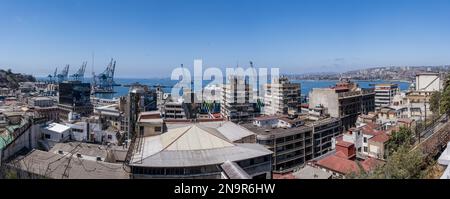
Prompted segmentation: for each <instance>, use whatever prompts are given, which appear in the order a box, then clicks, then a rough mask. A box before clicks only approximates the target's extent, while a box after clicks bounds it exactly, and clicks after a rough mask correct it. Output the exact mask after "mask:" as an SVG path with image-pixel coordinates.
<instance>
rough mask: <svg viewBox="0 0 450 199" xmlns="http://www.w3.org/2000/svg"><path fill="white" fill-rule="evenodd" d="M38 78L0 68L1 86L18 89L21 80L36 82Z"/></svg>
mask: <svg viewBox="0 0 450 199" xmlns="http://www.w3.org/2000/svg"><path fill="white" fill-rule="evenodd" d="M35 81H36V78H34V77H33V76H32V75H24V74H20V73H13V72H11V70H10V69H9V70H3V69H0V87H7V88H13V89H17V88H19V83H20V82H35Z"/></svg>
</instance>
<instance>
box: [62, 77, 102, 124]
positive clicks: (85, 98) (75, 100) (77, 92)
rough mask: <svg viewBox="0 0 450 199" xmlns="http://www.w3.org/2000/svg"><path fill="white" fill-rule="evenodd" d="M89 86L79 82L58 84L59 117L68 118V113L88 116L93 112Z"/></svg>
mask: <svg viewBox="0 0 450 199" xmlns="http://www.w3.org/2000/svg"><path fill="white" fill-rule="evenodd" d="M90 97H91V84H89V83H82V82H80V81H68V82H62V83H60V84H59V100H58V108H59V117H60V118H61V119H63V120H67V119H68V118H69V116H68V115H69V113H71V112H72V113H77V114H80V115H81V116H89V115H90V114H91V113H92V112H93V106H92V104H91V100H90Z"/></svg>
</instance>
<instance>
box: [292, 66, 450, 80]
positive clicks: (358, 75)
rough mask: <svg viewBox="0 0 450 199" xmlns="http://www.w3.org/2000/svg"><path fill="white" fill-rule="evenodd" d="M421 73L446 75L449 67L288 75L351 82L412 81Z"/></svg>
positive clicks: (409, 67)
mask: <svg viewBox="0 0 450 199" xmlns="http://www.w3.org/2000/svg"><path fill="white" fill-rule="evenodd" d="M423 72H435V73H448V72H450V66H449V65H446V66H388V67H374V68H365V69H361V70H352V71H347V72H342V73H309V74H298V75H290V76H291V77H292V79H309V80H337V79H339V78H342V77H345V78H350V79H353V80H378V79H383V80H404V81H413V80H414V79H415V76H416V74H418V73H423Z"/></svg>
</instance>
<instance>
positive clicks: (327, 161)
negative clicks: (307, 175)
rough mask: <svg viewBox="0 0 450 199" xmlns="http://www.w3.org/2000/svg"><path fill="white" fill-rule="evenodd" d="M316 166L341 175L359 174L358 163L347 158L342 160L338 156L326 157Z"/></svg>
mask: <svg viewBox="0 0 450 199" xmlns="http://www.w3.org/2000/svg"><path fill="white" fill-rule="evenodd" d="M316 165H318V166H321V167H323V168H325V169H329V170H332V171H334V172H338V173H341V174H350V173H352V172H359V168H358V165H357V164H356V162H354V161H352V160H348V159H346V158H341V157H339V156H337V155H330V156H328V157H325V158H323V159H321V160H319V161H317V163H316Z"/></svg>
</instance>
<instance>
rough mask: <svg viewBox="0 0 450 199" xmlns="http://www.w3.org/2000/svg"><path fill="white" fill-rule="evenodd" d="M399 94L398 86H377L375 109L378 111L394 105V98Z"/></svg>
mask: <svg viewBox="0 0 450 199" xmlns="http://www.w3.org/2000/svg"><path fill="white" fill-rule="evenodd" d="M397 93H399V88H398V85H397V84H377V85H375V107H376V108H377V109H379V108H381V107H385V106H389V105H391V104H392V103H393V99H394V96H395V95H397Z"/></svg>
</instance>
